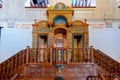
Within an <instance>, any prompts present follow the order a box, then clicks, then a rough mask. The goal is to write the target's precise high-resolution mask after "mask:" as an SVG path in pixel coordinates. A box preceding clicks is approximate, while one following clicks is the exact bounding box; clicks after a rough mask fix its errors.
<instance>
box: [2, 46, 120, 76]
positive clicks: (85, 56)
mask: <svg viewBox="0 0 120 80" xmlns="http://www.w3.org/2000/svg"><path fill="white" fill-rule="evenodd" d="M66 50H67V55H66V56H67V59H66V62H67V64H69V63H95V64H97V65H99V66H101V67H102V68H104V69H105V70H107V71H108V72H109V73H110V76H111V77H116V76H120V74H119V73H120V63H118V62H117V61H115V60H113V59H112V58H110V57H109V56H107V55H106V54H104V53H103V52H101V51H99V50H95V49H93V47H90V48H79V49H75V48H66ZM52 58H53V48H30V47H27V48H26V49H25V50H21V51H20V52H18V53H17V54H15V55H13V56H12V57H10V58H9V59H7V60H6V61H4V62H3V63H1V64H0V76H1V75H3V76H4V75H9V77H11V76H14V75H15V74H18V72H19V71H20V70H21V69H22V67H24V65H25V64H26V63H40V64H42V63H48V64H53V59H52ZM103 75H104V76H107V74H103ZM108 76H109V75H108Z"/></svg>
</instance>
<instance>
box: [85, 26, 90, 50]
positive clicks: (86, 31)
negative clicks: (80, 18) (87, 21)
mask: <svg viewBox="0 0 120 80" xmlns="http://www.w3.org/2000/svg"><path fill="white" fill-rule="evenodd" d="M84 27H85V31H84V48H88V42H89V40H88V39H89V35H88V25H85V26H84Z"/></svg>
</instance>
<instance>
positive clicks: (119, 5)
mask: <svg viewBox="0 0 120 80" xmlns="http://www.w3.org/2000/svg"><path fill="white" fill-rule="evenodd" d="M117 3H118V7H119V8H120V0H118V2H117Z"/></svg>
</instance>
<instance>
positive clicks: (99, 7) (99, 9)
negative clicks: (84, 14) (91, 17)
mask: <svg viewBox="0 0 120 80" xmlns="http://www.w3.org/2000/svg"><path fill="white" fill-rule="evenodd" d="M96 13H97V14H96V15H97V18H99V19H102V18H103V17H104V0H96Z"/></svg>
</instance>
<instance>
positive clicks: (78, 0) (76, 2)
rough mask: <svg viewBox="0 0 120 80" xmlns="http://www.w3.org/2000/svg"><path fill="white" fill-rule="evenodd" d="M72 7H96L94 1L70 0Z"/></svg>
mask: <svg viewBox="0 0 120 80" xmlns="http://www.w3.org/2000/svg"><path fill="white" fill-rule="evenodd" d="M72 7H75V8H77V7H96V0H72Z"/></svg>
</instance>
